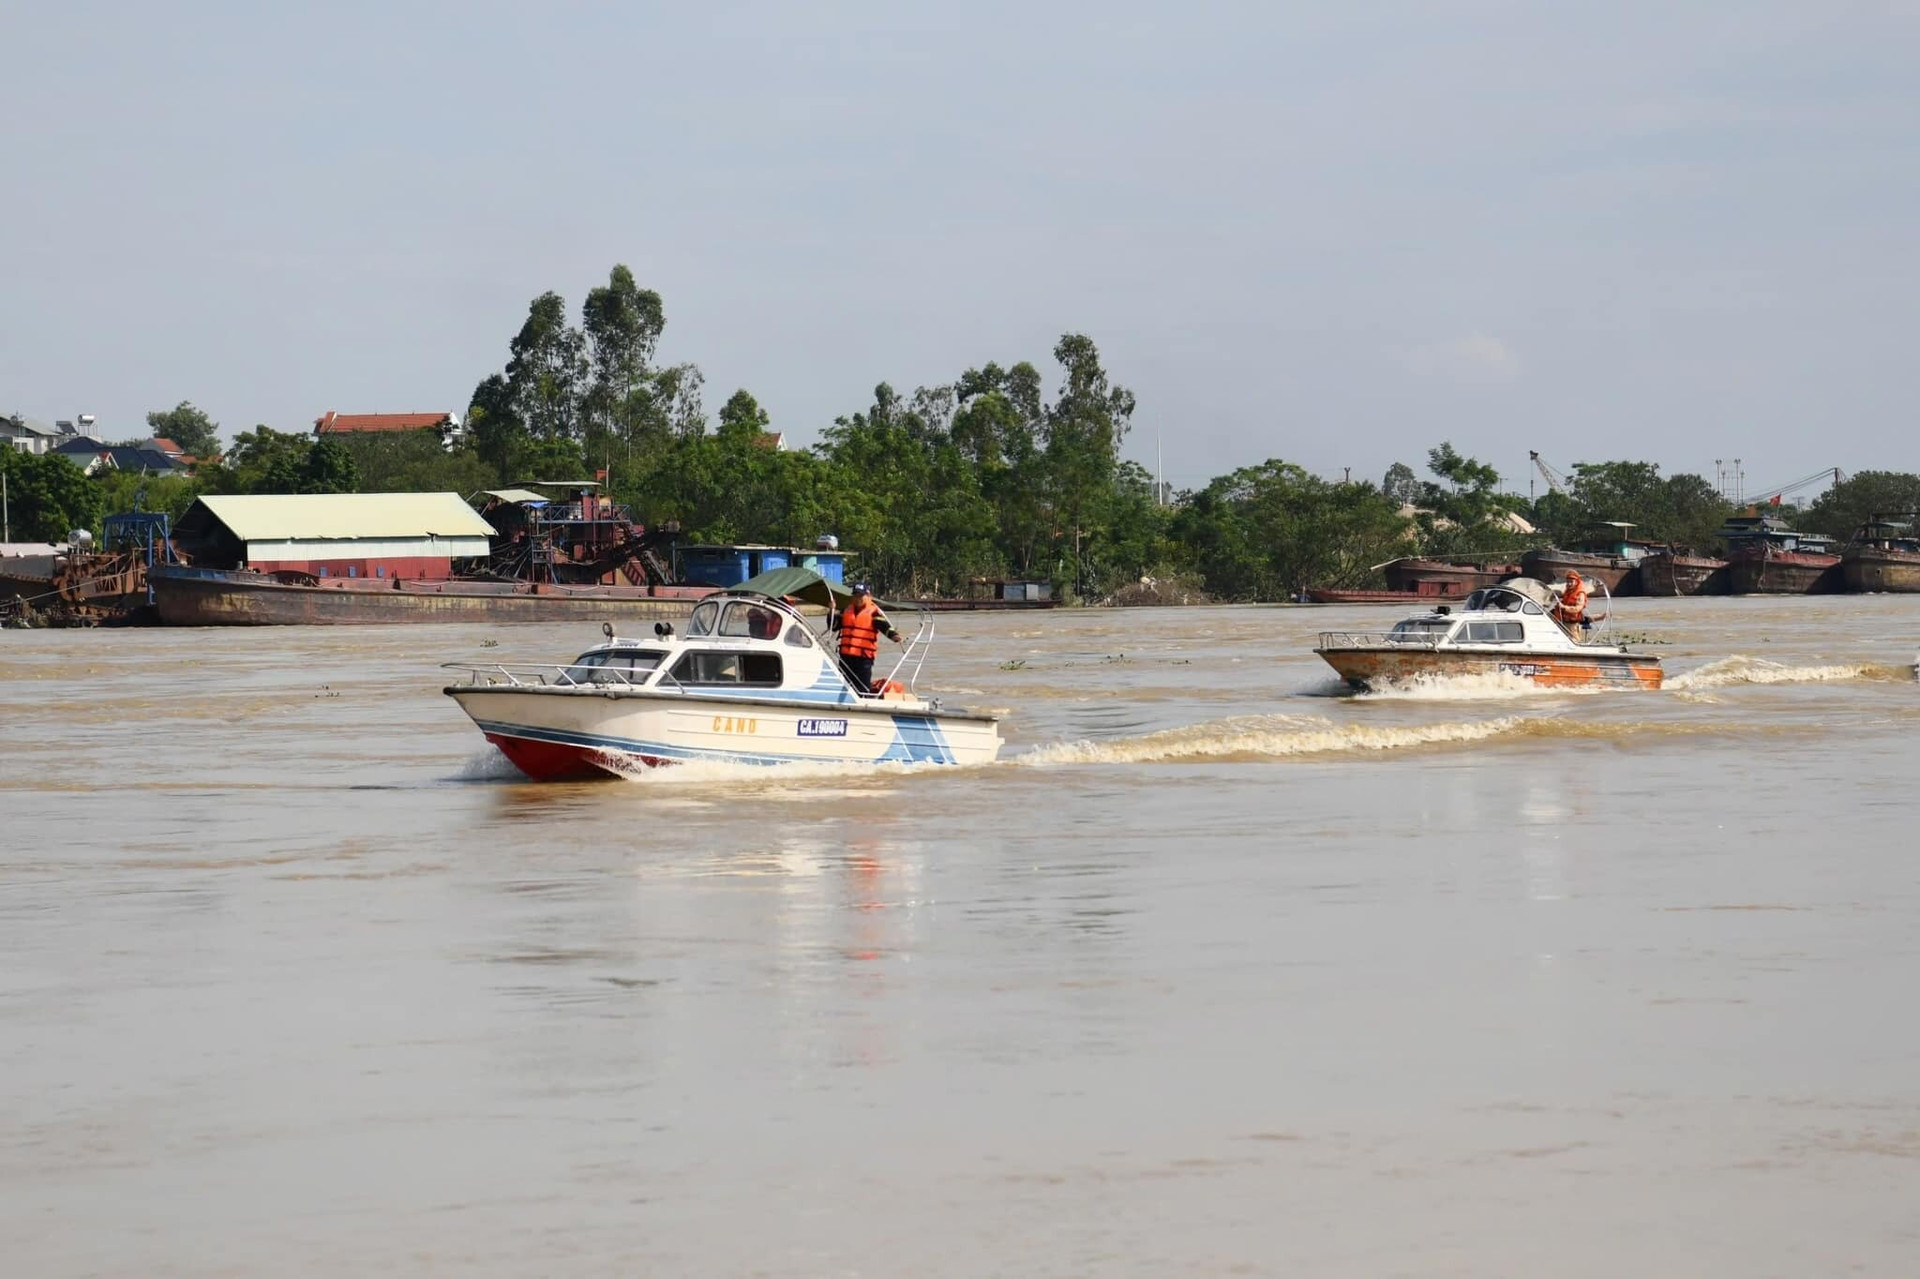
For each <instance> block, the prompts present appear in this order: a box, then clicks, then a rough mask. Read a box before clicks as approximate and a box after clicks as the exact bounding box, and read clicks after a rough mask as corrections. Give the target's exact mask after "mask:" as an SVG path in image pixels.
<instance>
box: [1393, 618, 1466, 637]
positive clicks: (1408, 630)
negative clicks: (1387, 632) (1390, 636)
mask: <svg viewBox="0 0 1920 1279" xmlns="http://www.w3.org/2000/svg"><path fill="white" fill-rule="evenodd" d="M1452 625H1453V619H1452V618H1450V617H1409V618H1408V619H1407V620H1406V621H1404V622H1400V623H1398V624H1397V625H1395V626H1394V628H1393V633H1394V634H1395V635H1439V634H1441V633H1443V632H1445V631H1446V630H1448V629H1449V628H1450V627H1452Z"/></svg>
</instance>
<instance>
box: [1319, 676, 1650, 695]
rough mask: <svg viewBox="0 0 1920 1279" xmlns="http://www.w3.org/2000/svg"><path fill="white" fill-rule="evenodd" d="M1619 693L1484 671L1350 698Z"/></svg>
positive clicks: (1420, 679)
mask: <svg viewBox="0 0 1920 1279" xmlns="http://www.w3.org/2000/svg"><path fill="white" fill-rule="evenodd" d="M1619 691H1621V690H1619V689H1614V688H1605V687H1588V688H1547V687H1543V686H1542V685H1540V684H1537V683H1535V682H1534V681H1533V680H1532V679H1529V678H1528V677H1527V676H1525V675H1514V674H1512V673H1510V672H1507V671H1499V672H1492V671H1488V672H1483V673H1480V674H1476V675H1415V676H1412V677H1410V678H1408V679H1402V680H1393V681H1389V682H1387V683H1383V684H1381V685H1379V686H1378V687H1376V688H1371V689H1368V690H1367V691H1366V692H1363V693H1355V694H1353V697H1354V700H1356V701H1363V702H1366V701H1408V702H1487V701H1510V700H1513V699H1517V698H1523V697H1590V696H1592V695H1593V694H1595V693H1610V692H1619ZM1629 691H1637V690H1629Z"/></svg>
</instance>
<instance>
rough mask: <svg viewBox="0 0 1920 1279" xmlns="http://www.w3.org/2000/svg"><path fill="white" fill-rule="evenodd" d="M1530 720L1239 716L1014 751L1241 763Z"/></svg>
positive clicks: (1377, 746) (1089, 760)
mask: <svg viewBox="0 0 1920 1279" xmlns="http://www.w3.org/2000/svg"><path fill="white" fill-rule="evenodd" d="M1528 722H1529V721H1526V720H1523V719H1521V718H1520V717H1518V716H1512V715H1509V716H1503V717H1502V718H1499V719H1490V720H1484V721H1481V722H1478V723H1472V724H1415V725H1404V726H1397V727H1384V726H1377V725H1372V724H1338V723H1335V722H1334V721H1332V720H1329V719H1320V718H1318V717H1315V716H1306V715H1240V716H1234V717H1233V718H1230V719H1217V720H1207V721H1204V722H1202V723H1199V724H1190V725H1187V726H1186V727H1184V728H1169V729H1163V730H1161V731H1160V732H1157V733H1147V734H1145V735H1143V736H1140V737H1122V738H1115V739H1111V740H1107V741H1077V742H1055V743H1053V744H1052V745H1048V746H1038V747H1035V748H1034V749H1032V750H1030V751H1026V752H1024V753H1023V754H1020V755H1017V756H1015V757H1014V758H1013V759H1012V760H1011V761H1010V762H1011V763H1015V764H1020V765H1025V766H1027V767H1039V768H1043V767H1048V766H1052V765H1060V764H1161V763H1180V762H1185V761H1198V762H1219V763H1240V762H1257V761H1261V760H1273V759H1287V758H1291V757H1293V756H1298V755H1335V754H1351V753H1366V752H1375V751H1393V750H1405V749H1408V748H1410V747H1417V746H1433V745H1438V744H1442V743H1453V742H1482V741H1487V740H1489V739H1492V738H1497V737H1504V736H1509V735H1513V734H1515V733H1516V732H1518V731H1521V730H1522V728H1523V726H1524V725H1525V724H1527V723H1528Z"/></svg>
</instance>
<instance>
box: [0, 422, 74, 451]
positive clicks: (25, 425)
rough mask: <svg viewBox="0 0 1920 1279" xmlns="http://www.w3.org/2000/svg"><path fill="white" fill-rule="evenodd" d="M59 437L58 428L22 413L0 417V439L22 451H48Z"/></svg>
mask: <svg viewBox="0 0 1920 1279" xmlns="http://www.w3.org/2000/svg"><path fill="white" fill-rule="evenodd" d="M60 438H61V436H60V432H59V430H58V429H56V428H54V427H51V426H48V425H47V424H46V423H45V422H36V421H34V420H33V419H32V418H30V417H27V416H25V415H24V414H20V413H16V414H14V415H13V416H12V417H0V440H5V441H7V442H8V443H9V444H11V445H12V446H13V447H14V448H17V449H19V450H20V451H21V452H22V453H47V452H50V451H52V449H53V446H54V445H55V444H57V443H59V441H60Z"/></svg>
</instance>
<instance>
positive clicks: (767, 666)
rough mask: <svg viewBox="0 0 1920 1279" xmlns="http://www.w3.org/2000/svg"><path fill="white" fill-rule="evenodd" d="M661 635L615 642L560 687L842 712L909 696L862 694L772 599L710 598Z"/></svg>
mask: <svg viewBox="0 0 1920 1279" xmlns="http://www.w3.org/2000/svg"><path fill="white" fill-rule="evenodd" d="M655 632H656V633H655V636H654V638H652V639H622V638H619V637H615V636H612V635H609V636H608V638H607V641H606V642H605V643H603V644H597V645H595V646H594V647H593V648H590V649H588V650H587V651H586V652H584V653H582V654H581V655H580V656H579V657H577V658H575V659H574V660H573V661H572V662H571V663H570V664H568V665H567V666H566V667H564V668H562V669H561V670H560V672H559V674H558V676H557V678H556V680H555V682H556V683H560V684H563V685H564V684H603V685H619V686H624V687H627V688H654V689H659V690H662V691H671V692H676V693H686V694H691V695H702V694H706V695H715V696H728V695H731V696H735V697H738V696H740V695H743V694H744V695H747V696H751V697H755V698H769V699H773V700H780V701H805V702H824V703H836V704H842V705H845V704H855V703H859V702H862V701H865V700H869V699H870V698H871V697H885V698H887V699H890V700H898V699H900V698H902V697H905V696H907V694H906V693H905V690H903V689H900V688H898V687H897V686H896V687H892V688H888V689H887V690H886V691H885V692H884V693H883V694H865V693H857V692H855V691H854V688H853V686H852V684H850V683H849V682H848V680H847V677H846V674H845V673H844V672H843V671H842V670H841V669H840V663H839V659H838V658H837V657H836V656H835V655H834V654H833V653H832V652H831V651H830V650H829V649H828V648H827V646H826V644H825V643H824V642H823V641H822V640H821V638H820V637H819V636H818V635H816V634H815V633H814V631H813V628H812V627H811V626H809V625H808V624H807V622H806V620H805V619H804V618H802V617H801V616H800V614H799V613H798V612H796V611H795V610H794V609H793V608H792V606H790V605H788V604H787V603H785V602H784V601H781V600H775V599H771V598H768V597H766V596H761V595H749V594H734V593H727V594H724V595H720V596H715V597H712V598H709V599H705V600H702V601H701V602H700V603H699V604H698V605H696V606H695V608H694V610H693V615H692V616H691V617H690V618H688V619H687V623H686V634H685V635H683V636H676V635H675V634H674V631H673V627H672V626H671V625H669V624H667V623H664V622H663V623H660V624H658V625H657V626H656V627H655ZM876 682H878V681H876Z"/></svg>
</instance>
